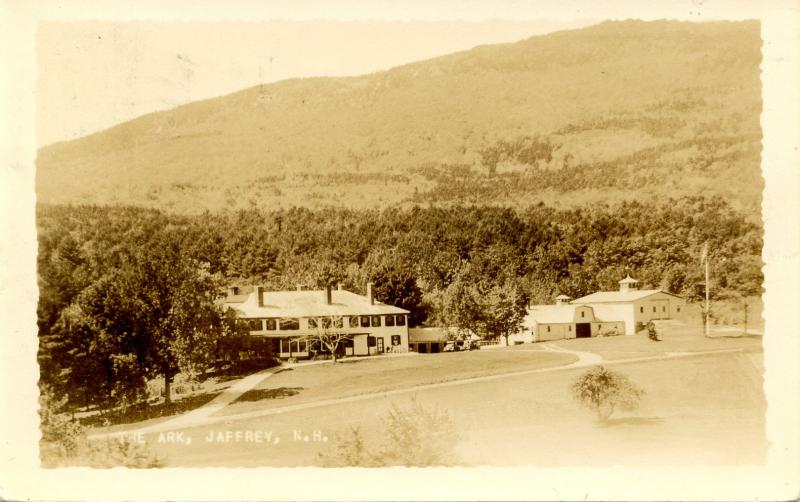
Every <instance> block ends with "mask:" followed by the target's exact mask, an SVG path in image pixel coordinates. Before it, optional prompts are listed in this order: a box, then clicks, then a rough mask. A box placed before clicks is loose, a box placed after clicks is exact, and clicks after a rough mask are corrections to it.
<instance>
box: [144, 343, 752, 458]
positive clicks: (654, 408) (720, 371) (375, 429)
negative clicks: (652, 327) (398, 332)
mask: <svg viewBox="0 0 800 502" xmlns="http://www.w3.org/2000/svg"><path fill="white" fill-rule="evenodd" d="M503 352H506V353H513V352H514V351H512V350H506V351H503ZM528 354H530V353H528ZM461 355H465V354H461ZM481 355H483V356H487V355H489V351H486V352H483V353H482V354H481ZM453 356H458V354H454V355H453ZM429 357H430V359H431V360H434V361H437V360H438V361H443V360H442V359H438V358H440V357H441V355H439V356H435V355H434V356H429ZM490 357H495V356H490ZM408 359H409V361H411V360H414V361H417V364H419V363H427V361H426V360H425V359H427V357H426V358H425V359H420V358H408ZM453 360H457V359H456V358H455V357H453ZM761 361H762V360H761V352H760V350H759V349H757V348H754V349H752V350H748V351H746V352H731V353H720V354H710V355H701V356H695V357H687V358H676V359H666V360H656V361H646V362H637V363H626V364H623V365H619V366H615V369H617V370H618V371H621V372H623V373H625V374H626V375H628V376H629V377H630V378H631V379H632V380H633V381H634V382H635V383H636V384H637V385H639V386H641V387H643V388H644V390H645V391H646V394H645V396H644V398H643V400H642V405H641V408H640V409H639V410H637V411H634V412H628V413H615V415H614V416H613V417H612V420H611V421H610V422H609V423H606V424H600V423H598V422H597V421H596V420H595V418H594V415H593V414H592V413H590V412H589V411H587V410H585V409H583V408H581V407H580V406H579V405H578V404H577V403H576V402H575V401H574V400H573V399H572V397H571V395H570V385H571V384H572V382H573V381H574V380H575V378H577V376H578V375H579V374H580V373H581V372H583V371H585V369H580V368H578V369H566V370H563V371H555V372H547V373H532V374H526V375H519V376H510V377H506V378H502V379H497V380H490V381H480V382H474V383H469V384H466V385H463V386H459V387H449V388H448V387H438V388H431V389H424V390H420V391H417V392H415V393H414V394H408V395H394V396H384V397H376V398H374V399H368V400H364V401H357V402H348V403H338V404H332V405H329V406H323V407H319V408H311V409H303V410H298V411H293V412H286V413H281V414H277V415H270V416H263V417H257V418H249V419H240V420H236V419H235V418H233V417H232V418H231V420H230V421H227V422H224V423H216V424H212V425H207V426H202V427H195V428H192V429H188V430H186V431H184V433H185V435H186V436H187V437H191V438H192V440H191V443H190V444H186V442H183V443H178V444H175V443H165V442H162V443H159V442H157V441H156V438H155V437H151V438H149V439H150V441H151V443H152V444H153V446H154V448H156V450H157V451H158V452H159V453H160V454H161V455H163V456H164V457H165V461H166V465H167V466H197V467H200V466H228V467H239V466H242V467H252V466H302V465H314V464H316V463H317V462H318V454H319V452H321V451H326V450H330V448H331V446H332V444H334V443H335V442H336V441H337V437H341V436H342V435H346V434H347V433H348V431H350V430H351V428H353V427H356V428H359V429H360V430H361V431H362V433H363V434H364V439H365V441H366V442H367V444H370V443H372V442H375V441H380V440H381V439H382V438H384V437H385V436H386V431H387V422H386V419H385V417H386V413H387V410H388V409H389V406H390V405H392V404H395V403H396V404H399V405H401V406H407V405H408V404H409V401H410V399H411V398H412V397H414V398H416V400H417V401H418V402H419V403H421V404H422V405H424V406H426V407H429V408H430V407H438V408H439V409H440V410H444V411H446V412H447V413H448V414H449V415H450V416H451V417H452V419H453V422H454V426H453V428H452V431H447V432H446V433H447V434H454V435H456V437H457V438H458V447H457V458H454V459H453V460H454V461H455V462H456V463H458V464H463V465H519V464H531V465H539V466H562V465H601V466H608V465H655V464H659V465H670V464H680V465H700V464H710V465H726V464H727V465H731V464H759V463H763V462H764V461H765V458H766V448H767V442H766V437H765V418H764V412H765V409H766V401H765V399H764V395H763V391H762V387H761V386H762V380H761V374H762V371H763V365H762V362H761ZM396 364H398V365H399V364H400V362H399V360H398V362H397V363H396ZM442 364H443V365H446V366H449V365H451V364H453V363H451V362H450V361H447V362H446V363H445V362H443V363H442ZM341 366H342V368H344V367H345V366H346V365H341ZM355 366H357V365H354V367H355ZM431 366H438V362H437V363H433V364H432V365H431ZM423 367H424V364H423ZM323 368H324V367H320V368H319V369H318V370H322V369H323ZM308 369H311V368H308ZM315 370H317V369H316V368H315ZM337 370H338V368H337ZM291 373H293V372H287V373H286V374H285V376H289V375H290V374H291ZM300 373H301V372H300V371H297V372H296V373H295V376H299V375H300ZM412 375H413V370H412ZM412 375H407V376H409V378H410V377H412ZM376 376H377V375H376ZM273 384H274V382H273ZM281 385H282V386H284V387H289V386H302V385H303V384H301V383H299V382H298V381H292V382H288V381H287V382H283V383H282V384H281ZM306 385H310V384H306ZM301 395H302V393H300V394H297V395H296V396H295V397H299V396H301ZM326 396H327V394H326ZM293 398H294V397H291V398H290V397H287V398H284V399H293ZM277 401H282V400H277ZM248 431H250V432H251V433H252V432H253V431H261V433H263V434H264V435H267V434H269V437H270V438H271V440H270V441H263V442H252V441H250V442H248V441H246V440H244V439H233V438H235V437H236V436H235V434H236V433H237V432H238V433H240V434H241V435H242V436H241V438H245V437H246V436H244V434H246V433H247V432H248ZM314 431H319V436H318V437H317V439H318V440H315V439H314V436H313V433H314ZM220 433H223V434H226V433H227V434H229V435H230V436H229V437H230V438H231V439H230V440H224V441H221V440H218V439H213V440H210V441H209V440H207V439H208V438H216V437H219V434H220ZM306 437H309V438H310V439H309V440H306V439H305V438H306ZM275 438H280V441H277V442H276V441H275V440H274V439H275ZM324 439H327V441H325V440H324Z"/></svg>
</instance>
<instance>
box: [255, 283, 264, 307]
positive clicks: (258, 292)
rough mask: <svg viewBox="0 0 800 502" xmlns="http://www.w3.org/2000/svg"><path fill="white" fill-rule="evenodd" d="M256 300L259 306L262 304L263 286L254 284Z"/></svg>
mask: <svg viewBox="0 0 800 502" xmlns="http://www.w3.org/2000/svg"><path fill="white" fill-rule="evenodd" d="M256 301H257V302H258V306H259V307H263V306H264V286H256Z"/></svg>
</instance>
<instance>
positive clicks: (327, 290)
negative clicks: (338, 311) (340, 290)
mask: <svg viewBox="0 0 800 502" xmlns="http://www.w3.org/2000/svg"><path fill="white" fill-rule="evenodd" d="M331 296H332V294H331V285H330V284H326V285H325V304H326V305H330V304H331V303H333V300H332V298H331Z"/></svg>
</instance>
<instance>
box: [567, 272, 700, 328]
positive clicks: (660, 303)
mask: <svg viewBox="0 0 800 502" xmlns="http://www.w3.org/2000/svg"><path fill="white" fill-rule="evenodd" d="M638 282H639V281H637V280H636V279H633V278H631V277H630V276H628V277H625V278H624V279H622V280H621V281H619V291H599V292H597V293H592V294H591V295H587V296H583V297H581V298H577V299H575V300H572V301H571V302H570V303H571V304H573V305H588V306H591V307H592V308H593V309H594V312H595V314H596V315H597V316H598V317H600V318H601V319H617V320H621V321H623V322H624V323H625V334H626V335H633V334H634V333H636V332H637V331H639V330H640V329H642V328H643V327H644V325H645V324H647V323H648V322H649V321H651V320H659V319H674V318H676V317H681V316H682V314H684V313H685V310H686V300H684V299H683V298H681V297H680V296H678V295H673V294H672V293H667V292H666V291H662V290H660V289H643V290H640V289H638ZM682 311H683V312H682Z"/></svg>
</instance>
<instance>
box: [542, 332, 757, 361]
mask: <svg viewBox="0 0 800 502" xmlns="http://www.w3.org/2000/svg"><path fill="white" fill-rule="evenodd" d="M659 337H660V338H661V341H660V342H654V341H652V340H650V339H649V338H648V337H647V334H646V333H637V334H635V335H628V336H625V335H621V336H611V337H602V338H575V339H572V340H559V341H556V342H550V343H554V344H555V345H558V346H559V347H562V348H565V349H568V350H580V351H586V352H594V353H596V354H600V355H601V356H603V359H609V360H613V359H624V358H632V357H646V356H655V355H661V354H666V353H670V352H702V351H707V350H719V349H738V348H743V349H744V348H747V349H751V348H761V338H762V337H761V336H734V337H726V336H715V337H712V338H706V337H705V336H703V335H702V334H700V333H698V332H697V331H695V330H693V329H691V328H686V329H685V330H683V329H678V330H675V329H670V330H666V331H664V332H663V333H659Z"/></svg>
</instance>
